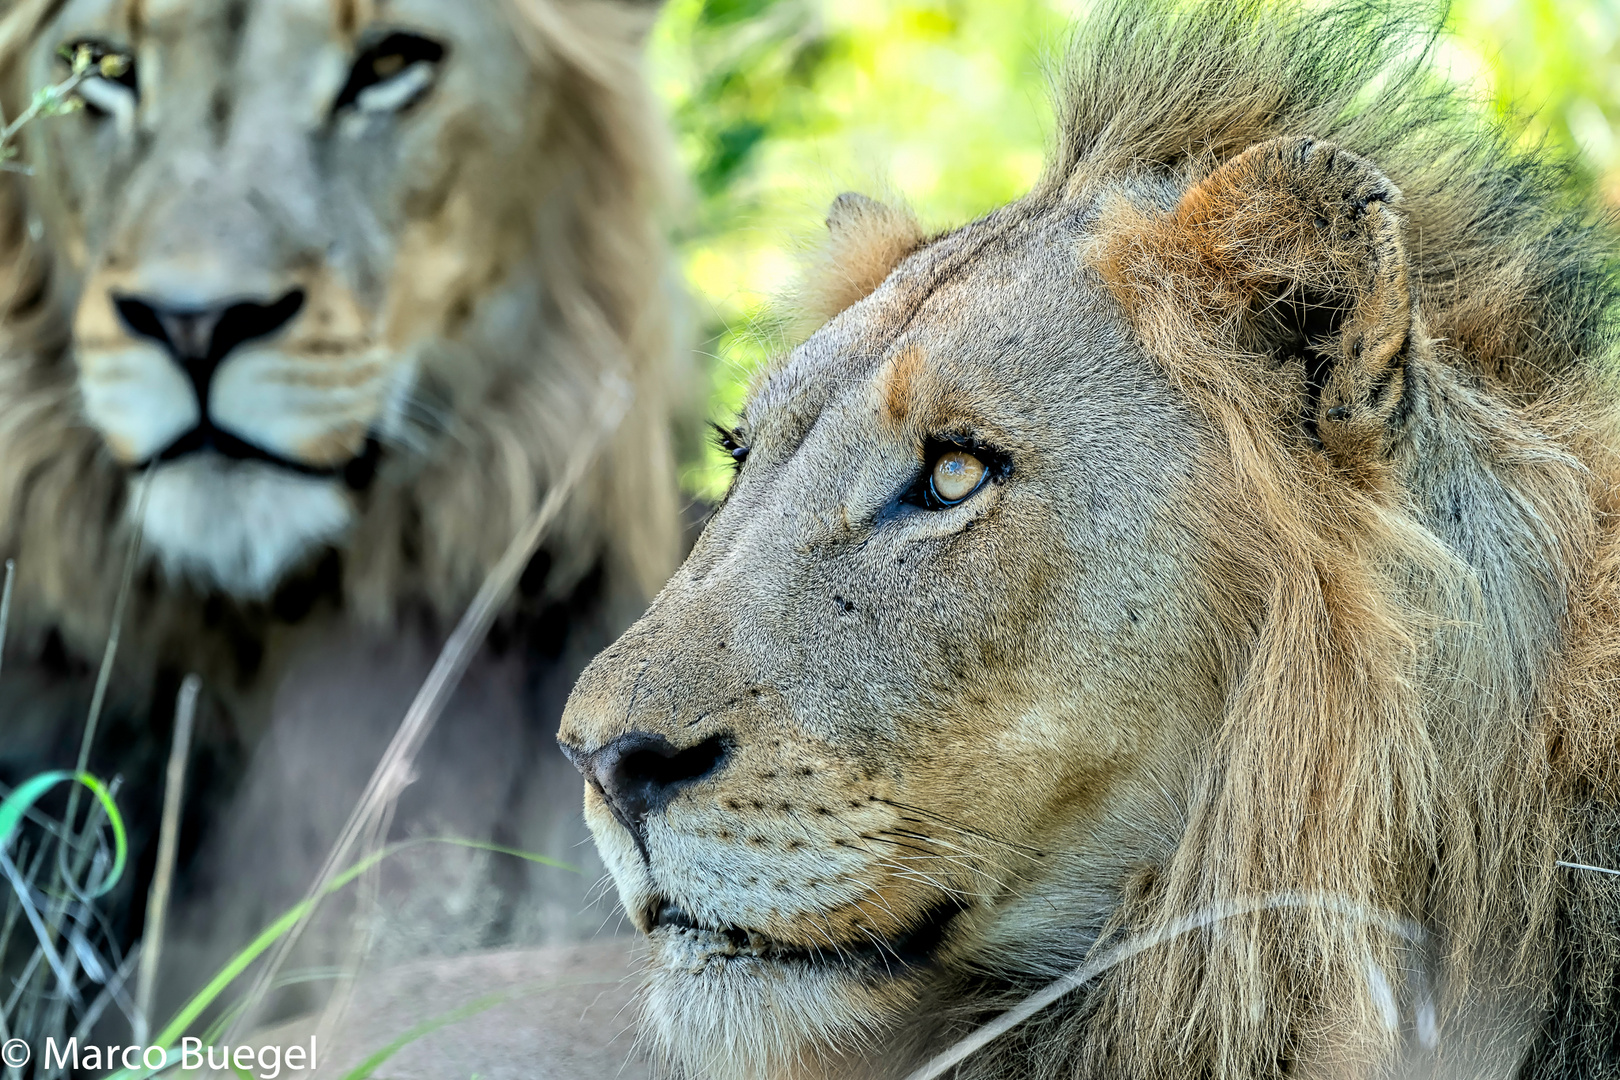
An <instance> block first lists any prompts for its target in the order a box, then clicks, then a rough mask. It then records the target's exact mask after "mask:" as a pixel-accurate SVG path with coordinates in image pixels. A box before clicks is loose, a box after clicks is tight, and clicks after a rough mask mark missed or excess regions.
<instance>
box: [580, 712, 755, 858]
mask: <svg viewBox="0 0 1620 1080" xmlns="http://www.w3.org/2000/svg"><path fill="white" fill-rule="evenodd" d="M562 748H563V753H565V754H567V755H568V759H569V760H570V761H572V762H573V763H574V767H575V768H577V769H578V770H579V771H580V772H581V773H583V774H584V776H585V781H586V783H588V784H590V785H591V786H592V787H594V788H595V789H596V790H597V791H599V792H600V793H601V795H602V798H603V799H605V800H606V801H607V804H608V809H609V810H611V811H612V812H613V816H614V817H615V818H617V819H618V821H619V824H621V825H623V826H624V827H625V828H626V829H629V830H630V832H631V834H632V835H633V836H634V837H635V838H636V845H637V846H638V847H640V848H641V851H642V854H643V855H645V854H646V852H647V845H646V820H647V818H648V816H650V815H653V814H661V813H663V811H664V807H666V806H667V805H668V804H669V800H670V799H671V798H673V797H674V796H675V793H676V792H678V791H680V790H681V789H682V788H684V787H686V786H688V785H690V784H693V783H696V782H697V781H699V780H702V779H703V778H704V777H706V776H710V775H712V774H713V773H715V772H717V771H718V770H719V769H720V767H721V766H722V765H723V764H724V763H725V760H726V756H727V754H728V752H729V749H730V742H729V740H728V739H726V737H725V736H723V735H716V736H714V737H712V738H708V739H705V740H703V741H702V742H700V743H698V744H697V745H695V746H689V747H686V748H685V749H682V748H680V747H677V746H675V745H674V744H673V743H671V742H670V741H669V740H668V739H666V738H664V737H663V736H662V735H654V734H652V733H651V732H646V731H631V732H626V733H625V734H623V735H620V736H619V737H618V738H616V739H613V740H612V741H611V742H608V743H606V744H605V745H603V746H602V747H600V748H599V749H597V750H595V751H592V752H591V753H584V752H582V751H580V750H578V749H576V748H575V747H571V746H569V745H568V744H566V743H564V744H562Z"/></svg>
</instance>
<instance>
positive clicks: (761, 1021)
mask: <svg viewBox="0 0 1620 1080" xmlns="http://www.w3.org/2000/svg"><path fill="white" fill-rule="evenodd" d="M652 943H653V948H652V956H651V963H650V971H649V975H650V978H649V980H648V984H647V997H646V1012H645V1021H646V1026H645V1030H646V1032H647V1034H649V1035H651V1036H652V1039H653V1041H654V1043H655V1044H656V1046H657V1048H658V1050H659V1051H660V1052H661V1053H662V1054H663V1055H664V1056H665V1057H666V1058H667V1059H668V1060H669V1061H671V1062H673V1063H675V1064H677V1065H678V1066H679V1074H680V1075H682V1076H689V1077H700V1076H701V1077H704V1078H705V1080H767V1078H771V1080H774V1078H777V1077H785V1076H794V1075H799V1074H800V1073H802V1072H804V1071H805V1070H806V1067H807V1066H808V1065H809V1063H811V1062H813V1061H815V1060H817V1059H820V1058H823V1057H826V1056H829V1055H836V1054H837V1053H838V1052H839V1051H841V1050H849V1049H853V1048H855V1047H857V1046H861V1047H864V1046H865V1044H866V1043H868V1042H869V1040H870V1039H871V1038H872V1036H873V1035H874V1034H875V1033H876V1032H877V1031H879V1030H881V1029H882V1028H884V1027H885V1026H886V1023H885V1020H886V1019H887V1018H889V1017H893V1016H896V1015H898V1014H899V1013H900V1012H901V1011H902V1010H903V1009H904V1008H905V1007H906V1006H907V1005H909V1004H911V1002H912V1000H914V996H913V995H912V994H909V993H906V992H905V991H904V989H903V987H902V985H896V984H895V983H894V982H893V981H891V980H883V981H881V982H876V983H874V982H873V981H872V980H871V979H870V977H869V974H868V973H865V972H863V971H861V970H859V969H857V968H853V967H851V966H848V965H842V964H836V963H814V962H807V961H805V960H804V959H802V958H799V957H793V958H780V957H773V956H772V955H770V953H769V952H768V951H767V952H765V953H763V954H755V953H753V952H751V951H749V950H747V949H743V950H740V951H739V950H738V949H737V948H736V946H735V945H734V944H733V943H731V942H728V941H723V940H721V941H703V940H700V939H698V937H697V935H694V934H692V933H690V932H681V933H669V932H666V931H663V930H659V931H655V932H654V933H653V935H652ZM812 1074H813V1072H812Z"/></svg>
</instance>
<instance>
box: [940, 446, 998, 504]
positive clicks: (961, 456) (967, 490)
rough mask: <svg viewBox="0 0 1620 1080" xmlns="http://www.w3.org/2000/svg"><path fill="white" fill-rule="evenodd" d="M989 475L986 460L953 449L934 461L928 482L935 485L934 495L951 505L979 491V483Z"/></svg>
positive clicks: (964, 451)
mask: <svg viewBox="0 0 1620 1080" xmlns="http://www.w3.org/2000/svg"><path fill="white" fill-rule="evenodd" d="M989 475H990V470H989V469H987V468H986V467H985V464H984V462H982V461H980V460H979V459H978V458H976V457H974V456H973V455H972V454H970V453H968V452H967V451H966V450H952V451H950V452H949V453H946V454H941V455H940V456H939V460H938V461H936V462H934V471H933V472H932V473H931V474H930V475H929V477H928V482H929V484H930V485H932V487H933V490H934V497H935V498H937V499H938V500H939V501H940V502H942V503H944V504H946V505H947V506H949V505H950V504H952V503H959V502H961V501H962V500H963V499H965V498H967V497H968V496H969V495H971V494H973V493H974V492H975V491H978V490H979V485H980V484H982V483H984V478H985V477H986V476H989Z"/></svg>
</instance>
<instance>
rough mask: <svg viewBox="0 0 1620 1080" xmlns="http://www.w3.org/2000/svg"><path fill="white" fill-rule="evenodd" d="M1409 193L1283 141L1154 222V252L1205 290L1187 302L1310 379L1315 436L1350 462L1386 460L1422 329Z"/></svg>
mask: <svg viewBox="0 0 1620 1080" xmlns="http://www.w3.org/2000/svg"><path fill="white" fill-rule="evenodd" d="M1400 199H1401V193H1400V190H1399V189H1398V188H1396V186H1395V185H1394V184H1393V183H1392V182H1390V180H1389V178H1388V177H1386V176H1385V175H1384V174H1383V173H1382V172H1380V171H1379V170H1378V169H1377V167H1375V166H1374V165H1373V164H1372V163H1371V162H1369V161H1367V160H1366V159H1364V158H1361V157H1358V156H1357V155H1355V154H1352V153H1349V152H1348V151H1345V150H1342V149H1340V148H1339V147H1337V146H1334V145H1333V144H1331V143H1326V142H1321V141H1318V140H1316V139H1312V138H1306V137H1288V138H1281V139H1274V140H1271V141H1269V142H1264V143H1260V144H1258V145H1256V146H1253V147H1250V148H1249V149H1248V150H1246V151H1244V152H1243V153H1242V154H1240V155H1238V156H1237V157H1236V158H1233V159H1232V160H1231V161H1229V162H1227V163H1225V164H1223V165H1222V166H1220V167H1219V168H1217V169H1216V170H1215V171H1214V172H1213V173H1211V174H1210V175H1209V176H1208V177H1206V178H1205V179H1204V180H1202V181H1201V182H1199V183H1198V184H1195V185H1194V186H1193V187H1192V188H1191V189H1189V190H1188V191H1187V193H1186V194H1185V195H1184V196H1183V197H1182V199H1181V202H1180V204H1179V205H1178V206H1177V207H1176V209H1175V211H1174V212H1173V213H1171V214H1170V215H1168V217H1167V218H1165V219H1161V220H1160V221H1158V222H1155V223H1154V228H1153V231H1154V232H1155V233H1157V235H1156V236H1155V237H1154V238H1153V241H1152V243H1151V245H1150V246H1151V247H1154V248H1157V249H1158V250H1159V255H1160V257H1161V258H1162V259H1163V260H1164V261H1165V263H1166V265H1167V266H1168V267H1170V268H1172V270H1173V272H1172V273H1171V274H1170V275H1169V276H1170V277H1171V278H1173V279H1176V280H1178V281H1179V282H1180V283H1181V285H1182V286H1183V287H1184V288H1187V289H1188V291H1191V292H1193V293H1195V294H1196V296H1195V297H1193V296H1188V297H1183V298H1182V301H1183V303H1184V304H1187V305H1188V306H1189V307H1191V308H1196V309H1200V310H1201V311H1202V312H1203V316H1204V321H1205V323H1206V326H1205V328H1204V329H1205V331H1206V332H1207V333H1214V334H1218V335H1221V336H1225V337H1229V338H1234V339H1235V340H1231V341H1230V342H1229V344H1230V345H1233V346H1236V347H1237V348H1239V349H1241V350H1243V351H1245V352H1251V353H1260V354H1262V355H1266V356H1270V357H1273V358H1274V359H1275V360H1276V361H1277V362H1276V363H1275V364H1274V365H1272V366H1273V367H1276V368H1278V369H1279V370H1283V371H1287V372H1290V373H1291V374H1292V377H1293V378H1295V379H1299V380H1302V385H1300V386H1299V390H1300V394H1301V398H1300V400H1302V402H1303V406H1302V413H1303V416H1302V421H1303V423H1304V426H1305V429H1306V431H1307V433H1308V434H1309V435H1311V436H1312V437H1313V438H1315V439H1316V440H1318V441H1319V443H1320V444H1321V446H1322V448H1323V449H1324V450H1326V451H1327V452H1328V454H1329V455H1330V456H1331V457H1333V458H1334V459H1335V460H1337V461H1338V462H1339V463H1341V464H1343V465H1346V466H1354V465H1356V464H1360V463H1369V464H1370V463H1371V462H1372V461H1375V460H1379V459H1382V458H1383V456H1384V455H1385V454H1386V452H1387V449H1388V444H1389V439H1390V434H1391V431H1392V429H1393V428H1394V427H1395V426H1396V425H1397V424H1398V422H1399V420H1400V419H1401V417H1402V415H1403V410H1402V402H1403V401H1404V400H1405V395H1406V390H1407V386H1406V383H1407V377H1408V372H1407V358H1408V354H1409V352H1410V350H1411V347H1412V342H1413V341H1414V339H1416V338H1420V337H1421V333H1420V331H1419V328H1418V327H1417V326H1416V325H1415V321H1416V311H1415V307H1414V291H1413V288H1412V282H1411V280H1410V275H1409V269H1408V262H1407V257H1406V246H1405V241H1404V236H1403V231H1404V224H1403V220H1402V217H1401V214H1400V211H1399V205H1400ZM1136 253H1137V254H1138V255H1140V254H1141V253H1142V246H1141V244H1140V243H1138V244H1137V245H1136ZM1132 276H1133V277H1138V278H1139V277H1140V271H1139V270H1138V272H1137V273H1136V274H1133V275H1132ZM1189 279H1191V280H1189ZM1128 306H1129V305H1128ZM1262 377H1267V376H1262Z"/></svg>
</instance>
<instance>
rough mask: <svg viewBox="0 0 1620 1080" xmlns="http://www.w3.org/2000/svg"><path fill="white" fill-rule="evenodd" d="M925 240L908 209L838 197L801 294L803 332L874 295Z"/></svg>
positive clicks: (851, 194)
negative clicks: (903, 260)
mask: <svg viewBox="0 0 1620 1080" xmlns="http://www.w3.org/2000/svg"><path fill="white" fill-rule="evenodd" d="M923 239H924V237H923V231H922V226H920V225H918V224H917V219H916V218H915V217H913V216H912V215H911V212H910V211H909V210H906V209H905V208H903V207H896V206H890V205H888V204H887V203H881V202H878V201H877V200H876V199H869V198H867V197H866V196H865V195H857V194H856V193H855V192H853V191H846V192H844V194H842V195H840V196H838V198H836V199H834V200H833V203H832V206H831V207H830V208H829V209H828V211H827V238H826V242H825V243H824V244H823V245H822V246H821V247H820V248H819V249H818V250H817V251H816V254H815V256H814V257H813V259H812V260H811V262H810V265H809V266H807V267H806V269H805V273H804V276H803V279H802V281H801V283H800V285H799V288H798V290H797V291H798V296H797V297H796V299H797V305H796V306H797V307H798V309H799V312H800V317H801V320H802V323H803V328H804V329H806V330H811V329H814V328H815V327H818V326H820V325H821V324H822V323H824V322H826V321H827V320H828V319H831V318H832V317H833V316H834V315H837V314H838V313H839V312H840V311H843V310H844V309H845V308H847V307H849V306H850V305H851V304H853V303H855V302H856V301H857V300H860V299H862V298H863V297H866V296H868V295H870V294H871V292H872V290H874V289H876V288H877V287H878V286H879V285H881V284H882V283H883V279H884V278H886V277H888V276H889V274H890V273H892V272H893V271H894V268H895V267H896V266H899V265H900V262H901V260H902V259H904V258H905V257H906V256H907V255H910V254H911V253H912V252H913V251H916V250H917V248H919V247H921V246H922V242H923Z"/></svg>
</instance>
